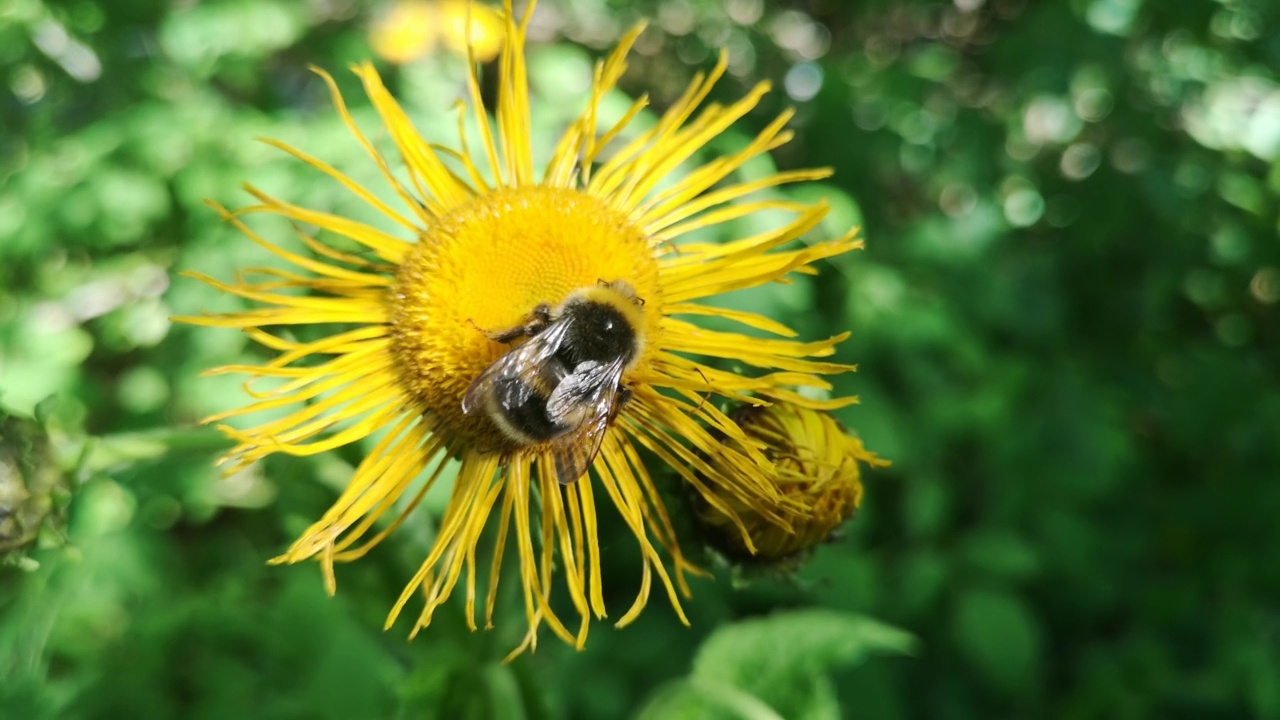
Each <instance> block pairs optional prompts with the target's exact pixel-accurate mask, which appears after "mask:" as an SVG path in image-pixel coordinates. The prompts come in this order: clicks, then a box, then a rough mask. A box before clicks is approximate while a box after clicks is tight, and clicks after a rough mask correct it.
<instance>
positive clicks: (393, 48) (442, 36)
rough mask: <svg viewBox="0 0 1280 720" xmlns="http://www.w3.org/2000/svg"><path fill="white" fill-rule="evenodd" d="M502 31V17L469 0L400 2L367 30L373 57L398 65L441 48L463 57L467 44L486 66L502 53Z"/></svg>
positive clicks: (388, 9)
mask: <svg viewBox="0 0 1280 720" xmlns="http://www.w3.org/2000/svg"><path fill="white" fill-rule="evenodd" d="M468 20H470V28H469V30H468ZM504 30H505V24H504V22H503V20H502V14H501V13H499V12H498V11H497V10H494V9H493V8H492V7H490V6H488V5H482V4H480V3H475V2H468V0H399V1H398V2H396V3H395V4H393V5H392V6H391V7H389V8H387V10H386V11H385V12H383V13H382V15H381V16H379V17H378V18H377V19H376V20H375V21H374V22H373V24H372V25H371V26H370V28H369V45H370V47H371V48H372V49H373V52H374V54H375V55H377V56H378V57H380V58H382V59H383V60H386V61H387V62H391V63H396V64H398V65H399V64H404V63H407V62H411V61H413V60H416V59H418V58H420V57H422V56H424V55H427V54H428V53H430V52H432V51H433V50H435V49H436V48H437V47H439V46H441V45H443V46H444V47H446V48H448V49H449V50H450V51H452V52H455V53H458V54H460V55H465V54H466V53H467V43H468V40H469V41H470V43H471V52H472V54H473V56H474V57H475V59H476V60H478V61H480V62H489V61H490V60H492V59H493V58H495V57H497V55H498V51H500V50H501V49H502V36H503V32H504Z"/></svg>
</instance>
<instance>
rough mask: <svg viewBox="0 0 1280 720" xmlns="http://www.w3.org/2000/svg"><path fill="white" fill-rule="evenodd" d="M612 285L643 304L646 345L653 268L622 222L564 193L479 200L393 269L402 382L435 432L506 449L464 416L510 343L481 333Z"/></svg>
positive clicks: (394, 331)
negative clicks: (621, 284) (623, 283)
mask: <svg viewBox="0 0 1280 720" xmlns="http://www.w3.org/2000/svg"><path fill="white" fill-rule="evenodd" d="M618 279H623V280H627V281H628V282H630V283H631V285H632V286H633V287H634V288H635V289H636V293H637V294H638V295H639V296H640V297H641V298H642V299H644V301H645V307H644V310H643V312H644V316H645V325H646V327H645V331H646V332H645V334H646V337H649V338H652V337H654V336H655V333H656V331H657V323H658V320H659V319H660V318H661V315H662V312H661V297H660V296H659V292H658V290H659V286H658V263H657V260H656V259H655V257H654V253H653V250H652V249H651V248H650V246H649V241H648V238H646V237H645V236H644V234H642V233H641V232H640V231H639V230H638V229H636V228H635V227H634V226H633V225H632V224H631V223H630V222H629V221H628V220H627V218H626V216H625V215H623V214H622V213H620V212H618V211H617V210H614V209H613V208H611V207H609V206H608V205H606V204H604V203H603V202H601V201H600V200H599V199H597V198H595V197H592V196H590V195H587V194H586V193H583V192H580V191H578V190H573V189H568V188H554V187H542V186H526V187H519V188H499V189H497V190H493V191H491V192H488V193H485V194H483V195H480V196H477V197H476V198H474V199H473V200H471V201H470V202H468V203H466V204H464V205H462V206H459V207H457V208H455V209H454V210H453V211H451V212H450V213H449V214H448V215H446V216H444V217H442V218H440V219H439V220H438V221H437V222H435V223H434V224H433V225H431V226H430V227H428V228H427V230H426V231H425V232H424V234H423V236H422V237H421V238H420V239H419V241H418V243H417V244H416V245H414V247H413V249H412V250H410V252H409V254H408V255H407V256H406V257H405V259H404V262H403V264H402V265H401V266H400V269H399V271H398V272H397V273H396V283H395V289H394V291H393V292H392V294H391V298H390V303H391V308H390V309H391V312H390V317H391V349H392V354H393V356H394V357H395V359H396V363H397V365H398V369H399V372H400V375H401V378H402V380H403V382H404V383H405V385H406V386H407V388H408V390H409V392H410V393H412V395H413V396H414V397H415V398H416V399H417V400H418V401H419V402H420V403H421V404H422V407H423V410H424V411H425V412H427V413H429V414H430V415H431V416H432V417H433V418H434V419H436V420H437V421H438V423H439V429H440V430H443V431H445V432H449V433H452V434H453V435H455V436H457V437H460V438H462V439H464V440H468V441H471V442H472V443H474V444H475V445H476V446H477V447H479V448H480V449H482V450H483V449H499V448H504V447H506V446H508V445H509V442H508V441H507V440H506V438H505V436H503V435H502V434H501V432H500V431H498V430H497V429H496V428H495V427H494V426H493V425H492V423H491V422H490V421H489V419H488V418H486V417H481V416H479V415H474V416H468V415H463V413H462V396H463V395H464V394H465V393H466V391H467V388H468V387H470V385H471V382H472V381H473V380H475V378H476V376H477V375H479V374H480V373H481V372H483V371H484V369H485V368H487V367H488V366H489V365H490V364H491V363H493V361H494V360H496V359H498V357H500V356H501V355H502V354H503V353H505V352H507V351H508V350H510V349H511V347H512V346H510V345H504V344H501V343H497V342H494V341H492V340H490V339H489V338H488V337H487V336H486V335H485V333H484V331H490V332H493V331H502V330H508V329H511V328H513V327H516V326H518V325H521V324H523V323H524V322H526V321H527V319H528V318H529V315H530V313H531V312H532V311H533V309H534V308H535V307H537V306H538V304H540V303H548V304H549V305H551V306H552V307H553V308H554V307H555V306H556V305H558V304H559V303H561V302H562V301H563V300H564V299H565V297H566V296H567V295H568V294H569V293H570V292H572V291H574V290H576V289H578V288H582V287H587V286H590V285H594V284H596V283H597V282H599V281H601V280H604V281H606V282H609V281H613V280H618ZM645 355H646V353H645V352H644V350H643V349H642V350H641V357H640V360H639V362H638V363H637V367H642V366H643V365H644V364H645Z"/></svg>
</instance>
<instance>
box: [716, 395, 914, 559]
mask: <svg viewBox="0 0 1280 720" xmlns="http://www.w3.org/2000/svg"><path fill="white" fill-rule="evenodd" d="M732 418H733V420H734V421H735V422H737V423H738V426H739V427H741V428H742V430H743V432H745V433H746V434H747V436H748V437H750V438H753V439H755V440H759V441H760V442H762V443H763V444H764V448H765V451H764V452H765V455H767V456H768V457H769V459H770V460H771V461H773V473H772V475H771V477H770V480H771V484H772V485H773V487H774V488H776V492H777V493H779V494H781V495H782V496H783V497H785V498H787V499H788V500H790V501H792V502H793V503H794V504H796V505H798V506H799V507H801V508H802V509H803V510H802V512H801V513H800V515H799V517H797V518H796V519H795V520H794V521H793V522H792V524H791V527H790V528H785V527H779V526H778V524H777V523H776V522H774V521H773V520H772V519H771V518H768V517H765V516H762V515H759V514H758V513H757V512H756V510H755V508H754V507H752V504H751V503H750V502H749V501H748V499H746V498H743V497H732V496H731V497H725V498H724V500H725V504H727V505H728V506H729V507H730V508H731V509H732V510H733V511H734V512H733V513H732V514H727V513H725V512H724V510H723V509H722V508H721V507H720V506H717V505H713V504H710V503H699V512H698V518H699V520H700V522H701V524H702V527H703V531H704V535H705V537H706V538H707V540H708V541H709V542H710V544H711V545H713V546H714V547H715V548H716V549H717V550H719V551H721V552H722V553H724V555H725V556H726V557H728V558H729V559H730V560H733V561H739V562H747V563H753V562H761V561H763V562H766V563H778V562H781V563H783V564H786V562H787V561H789V560H791V559H793V558H797V557H802V556H803V555H804V554H805V553H806V552H807V551H809V550H811V549H812V548H814V547H816V546H817V545H818V544H820V543H823V542H825V541H826V540H827V539H828V538H830V537H831V534H832V533H833V532H834V531H835V530H836V529H837V528H839V527H840V526H841V525H843V524H844V522H845V521H846V520H848V519H849V518H851V517H853V515H854V513H855V512H856V511H857V509H858V506H859V505H861V504H862V479H861V477H860V475H861V471H860V468H859V463H863V464H866V465H870V466H872V467H885V466H887V465H889V462H888V461H887V460H881V459H880V458H878V457H876V456H875V455H874V454H873V453H871V452H868V451H867V450H866V449H865V448H863V446H862V442H861V441H860V440H858V439H857V438H856V437H852V436H849V435H847V434H845V430H844V428H843V427H841V426H840V423H839V422H837V421H836V420H835V418H833V417H831V416H830V415H828V414H827V413H824V412H819V411H816V410H813V409H810V408H806V407H801V406H798V405H794V404H791V403H786V402H780V403H775V404H773V405H770V406H768V407H751V406H748V407H744V408H742V409H740V410H738V411H737V412H734V413H733V415H732ZM708 459H709V460H710V461H711V464H712V465H716V464H718V463H719V462H720V457H719V450H718V449H713V450H712V452H711V453H709V458H708ZM739 522H741V523H743V524H745V525H746V528H747V533H746V535H745V537H744V535H743V534H742V533H741V532H739V528H738V524H739ZM747 538H749V539H750V540H751V541H752V542H753V543H754V545H755V550H754V551H753V550H752V549H751V547H750V546H749V545H748V544H747V543H746V542H745V541H746V539H747Z"/></svg>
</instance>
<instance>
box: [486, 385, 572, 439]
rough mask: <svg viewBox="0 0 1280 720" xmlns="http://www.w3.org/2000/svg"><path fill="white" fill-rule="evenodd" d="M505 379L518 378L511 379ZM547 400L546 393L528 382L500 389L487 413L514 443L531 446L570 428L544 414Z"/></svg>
mask: <svg viewBox="0 0 1280 720" xmlns="http://www.w3.org/2000/svg"><path fill="white" fill-rule="evenodd" d="M507 382H510V383H520V382H521V381H519V380H516V379H511V380H509V381H507ZM504 390H505V392H504ZM547 399H548V396H547V395H546V394H544V393H542V392H540V391H539V390H538V389H535V388H533V387H530V386H529V385H524V384H522V385H521V386H520V387H518V388H516V387H511V388H499V389H498V392H497V393H495V394H494V396H493V398H492V400H491V402H492V406H491V407H490V413H489V414H490V416H492V417H493V420H494V422H495V423H496V424H497V425H498V427H499V428H500V429H501V430H502V431H503V432H504V433H505V434H506V435H507V436H509V437H510V438H511V439H512V440H515V441H516V442H517V443H520V444H522V445H532V444H534V443H539V442H544V441H546V440H551V439H553V438H557V437H559V436H561V435H563V434H565V433H567V432H569V431H570V430H572V429H573V427H572V426H571V425H569V424H566V423H562V422H557V421H555V420H553V419H552V418H551V417H550V416H549V415H548V414H547Z"/></svg>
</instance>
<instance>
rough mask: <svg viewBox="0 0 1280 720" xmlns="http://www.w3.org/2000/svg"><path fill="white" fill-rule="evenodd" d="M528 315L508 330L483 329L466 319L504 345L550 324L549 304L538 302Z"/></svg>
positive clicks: (490, 337) (486, 335) (539, 330)
mask: <svg viewBox="0 0 1280 720" xmlns="http://www.w3.org/2000/svg"><path fill="white" fill-rule="evenodd" d="M529 315H530V317H529V319H528V320H527V321H525V322H524V323H523V324H520V325H517V326H515V327H513V328H511V329H509V330H485V329H484V328H482V327H480V326H478V325H476V324H475V322H474V321H472V320H468V321H467V322H470V323H471V325H472V327H475V328H476V329H477V330H479V331H480V332H482V333H484V335H485V337H487V338H489V339H490V340H492V341H494V342H500V343H502V344H504V345H506V344H508V343H510V342H512V341H513V340H519V339H520V338H522V337H528V336H531V335H537V334H538V333H540V332H542V331H543V329H545V328H546V327H547V326H548V325H550V324H551V306H550V305H548V304H547V303H538V306H537V307H535V308H534V309H533V312H531V313H529Z"/></svg>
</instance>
